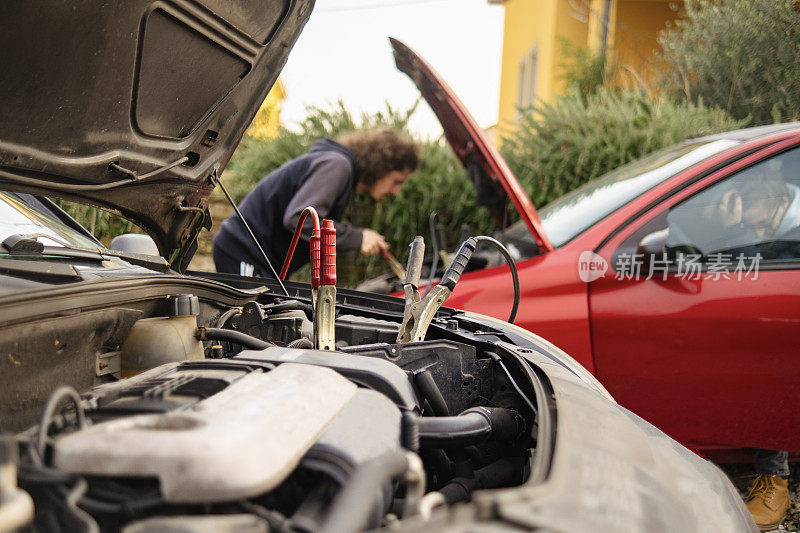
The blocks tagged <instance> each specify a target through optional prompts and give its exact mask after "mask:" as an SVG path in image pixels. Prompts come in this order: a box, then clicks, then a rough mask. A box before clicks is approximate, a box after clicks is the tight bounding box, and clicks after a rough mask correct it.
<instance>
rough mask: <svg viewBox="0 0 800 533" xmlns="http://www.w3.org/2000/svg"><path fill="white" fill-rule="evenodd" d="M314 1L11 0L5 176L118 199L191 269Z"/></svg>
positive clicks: (108, 204)
mask: <svg viewBox="0 0 800 533" xmlns="http://www.w3.org/2000/svg"><path fill="white" fill-rule="evenodd" d="M313 5H314V0H237V1H230V0H164V1H153V0H124V1H122V0H119V1H95V0H80V1H74V2H47V3H46V5H42V3H40V2H22V1H14V2H4V3H3V5H2V7H0V17H2V18H3V20H4V21H5V25H4V32H3V34H2V36H0V43H2V48H3V50H4V53H3V54H2V55H0V68H2V72H3V76H2V79H0V96H2V97H1V98H0V123H2V124H3V130H2V132H0V183H2V187H3V188H5V189H13V190H18V191H25V192H32V193H36V194H44V195H48V196H58V197H62V198H66V199H70V200H75V201H81V202H85V203H90V204H94V205H97V206H100V207H104V208H106V209H111V210H115V211H117V212H119V213H120V214H121V215H122V216H124V217H126V218H128V219H130V220H132V221H134V222H135V223H137V224H138V225H140V226H141V227H142V228H144V229H145V230H147V231H148V232H149V233H150V235H151V236H152V237H153V238H154V240H155V241H156V243H157V245H158V248H159V251H160V252H161V254H162V255H163V256H164V257H166V258H167V259H168V260H169V261H170V262H171V264H172V265H173V267H174V268H177V269H181V270H182V268H183V267H184V266H185V265H186V264H187V263H188V261H189V260H190V259H191V256H192V254H193V253H194V250H195V249H196V243H195V237H196V235H197V233H198V232H199V231H200V229H201V228H202V227H204V226H205V227H210V222H211V219H210V217H209V215H208V208H207V198H208V196H209V195H210V193H211V191H212V190H213V188H214V185H215V181H216V178H217V176H218V174H219V173H220V172H221V171H222V169H223V168H224V167H225V165H226V163H227V162H228V160H229V159H230V157H231V155H232V153H233V151H234V149H235V148H236V146H237V144H238V143H239V141H240V139H241V137H242V134H243V133H244V130H245V129H246V128H247V126H248V124H250V122H251V120H252V118H253V116H254V115H255V113H256V112H257V111H258V108H259V107H260V105H261V103H262V102H263V100H264V98H265V97H266V95H267V93H268V91H269V89H270V88H271V87H272V85H273V83H274V82H275V80H276V79H277V76H278V73H279V72H280V70H281V68H282V67H283V65H284V63H285V61H286V57H287V55H288V54H289V51H290V49H291V48H292V46H293V44H294V42H295V40H296V39H297V37H298V35H299V33H300V31H301V30H302V28H303V26H304V25H305V23H306V21H307V20H308V17H309V15H310V13H311V10H312V8H313Z"/></svg>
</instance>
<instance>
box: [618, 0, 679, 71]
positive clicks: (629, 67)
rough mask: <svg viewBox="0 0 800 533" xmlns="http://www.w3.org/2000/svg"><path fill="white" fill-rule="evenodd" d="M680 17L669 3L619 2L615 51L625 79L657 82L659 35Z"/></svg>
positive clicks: (660, 0)
mask: <svg viewBox="0 0 800 533" xmlns="http://www.w3.org/2000/svg"><path fill="white" fill-rule="evenodd" d="M677 17H678V12H676V11H675V10H674V9H672V7H670V2H669V0H618V2H617V6H616V13H615V18H616V24H615V27H614V43H613V44H614V47H613V50H614V54H615V58H616V60H617V61H618V62H619V64H620V66H621V67H622V72H621V74H622V76H623V78H627V79H628V80H630V79H631V78H634V80H632V81H633V82H634V83H636V81H637V80H638V81H652V80H653V76H654V74H655V72H654V69H655V67H656V57H655V55H654V53H655V52H656V51H657V50H659V48H660V47H659V44H658V33H659V32H660V31H661V30H663V29H664V28H666V27H667V25H668V24H671V23H672V22H673V21H675V20H676V19H677Z"/></svg>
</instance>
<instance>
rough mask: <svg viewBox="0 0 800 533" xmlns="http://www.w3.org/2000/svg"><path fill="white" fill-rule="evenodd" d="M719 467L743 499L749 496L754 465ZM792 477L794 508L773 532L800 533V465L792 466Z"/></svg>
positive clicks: (790, 486)
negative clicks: (794, 532) (799, 532)
mask: <svg viewBox="0 0 800 533" xmlns="http://www.w3.org/2000/svg"><path fill="white" fill-rule="evenodd" d="M719 467H720V468H721V469H722V470H723V471H724V472H725V473H726V474H728V477H729V478H730V479H731V481H732V482H733V484H734V486H735V487H736V488H737V489H739V492H740V493H741V494H742V498H745V497H746V496H747V493H748V492H749V491H750V487H751V486H752V485H753V479H754V478H755V474H753V465H752V464H723V465H719ZM789 467H790V470H791V475H790V476H789V493H790V495H791V497H792V506H791V508H790V509H789V512H788V513H787V515H786V519H785V520H784V521H783V524H782V525H781V526H780V527H778V529H773V530H771V531H800V463H798V464H790V465H789Z"/></svg>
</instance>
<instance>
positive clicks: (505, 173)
mask: <svg viewBox="0 0 800 533" xmlns="http://www.w3.org/2000/svg"><path fill="white" fill-rule="evenodd" d="M390 41H391V44H392V48H393V49H394V57H395V62H396V63H397V68H398V69H399V70H400V71H402V72H404V73H405V74H407V75H408V77H409V78H411V81H413V82H414V84H415V85H416V86H417V89H419V91H420V94H422V97H423V98H425V101H426V102H428V105H430V107H431V109H432V110H433V112H434V114H436V116H437V118H438V119H439V122H440V123H441V124H442V128H443V129H444V135H445V137H446V138H447V142H448V143H450V146H451V147H452V148H453V151H454V152H455V154H456V156H457V157H458V158H459V159H460V160H461V162H462V164H463V165H464V167H465V168H466V169H467V173H468V175H470V178H471V179H472V180H473V181H474V182H476V186H477V187H478V189H479V190H478V198H479V202H480V201H486V200H487V199H488V198H489V197H491V198H494V197H496V193H497V192H498V187H497V185H498V184H499V185H500V186H501V187H502V190H503V191H504V196H506V197H507V198H508V199H510V200H511V202H512V203H513V204H514V206H515V207H516V209H517V212H518V213H519V215H520V217H522V219H523V220H524V221H525V224H526V225H527V226H528V229H530V231H531V234H532V235H533V236H534V239H536V242H537V243H538V245H539V247H540V249H542V250H547V251H550V250H552V249H553V245H552V244H551V243H550V240H549V239H548V238H547V235H546V234H545V232H544V229H543V228H542V223H541V220H540V219H539V214H538V213H537V212H536V208H535V207H534V205H533V202H531V199H530V198H529V197H528V195H527V194H526V193H525V191H524V190H523V189H522V186H521V185H520V184H519V182H518V181H517V178H516V177H514V174H513V173H512V172H511V169H510V168H508V165H507V164H506V162H505V161H504V160H503V158H502V157H501V156H500V154H499V153H498V151H497V148H495V147H494V145H493V144H492V143H491V141H489V139H488V138H487V137H486V134H485V133H484V132H483V130H482V129H481V128H480V127H479V126H478V125H477V123H476V122H475V119H474V118H472V115H471V114H470V113H469V111H467V109H466V108H465V107H464V104H462V103H461V101H460V100H459V99H458V97H457V96H456V94H455V93H454V92H453V90H452V89H451V88H450V87H449V86H448V85H447V84H446V83H445V82H444V80H442V78H441V77H440V76H439V75H438V74H437V73H436V71H435V70H433V68H432V67H431V66H430V65H428V63H427V62H426V61H425V60H424V59H422V58H421V57H420V56H419V55H417V53H416V52H414V51H413V50H412V49H411V48H409V47H408V46H406V45H405V44H403V43H402V42H400V41H398V40H397V39H390ZM487 177H488V179H489V180H491V182H493V184H494V187H493V191H492V192H494V193H495V194H491V193H488V191H486V190H484V187H487V186H488V184H486V183H484V182H485V181H486V178H487ZM485 193H488V194H485ZM487 205H488V206H489V208H490V210H491V211H492V212H493V214H494V216H495V218H496V219H498V223H499V224H501V225H502V224H503V220H504V218H505V216H506V213H505V210H506V202H505V198H502V199H501V200H500V201H499V202H496V201H489V202H487Z"/></svg>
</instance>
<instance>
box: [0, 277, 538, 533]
mask: <svg viewBox="0 0 800 533" xmlns="http://www.w3.org/2000/svg"><path fill="white" fill-rule="evenodd" d="M206 283H210V282H206ZM298 287H301V286H298ZM199 292H202V291H199ZM357 294H358V293H351V294H348V293H347V291H344V293H340V294H339V301H340V302H341V303H340V305H339V306H338V307H337V309H336V313H335V322H334V323H335V348H334V349H333V350H328V351H323V350H318V349H313V348H314V343H313V341H312V338H313V335H312V333H313V329H314V326H313V318H314V317H313V306H312V301H313V300H312V298H311V297H310V295H309V294H308V290H307V289H305V290H300V289H295V290H294V292H293V294H292V296H291V297H278V296H277V295H274V294H270V293H269V292H267V293H263V294H260V295H259V296H258V297H256V298H253V297H252V296H251V297H249V298H248V299H249V301H246V302H244V303H243V304H242V305H238V306H231V305H221V304H220V302H219V301H214V300H213V299H209V298H207V297H204V298H198V296H197V295H195V294H178V295H175V294H169V295H166V294H165V295H162V296H161V297H157V298H148V299H143V300H140V301H139V302H138V303H135V304H134V303H130V302H129V303H127V304H125V305H119V304H118V305H109V306H107V307H106V308H105V309H104V310H102V311H98V310H95V311H94V312H93V313H90V314H92V315H95V316H94V317H93V319H92V320H95V321H96V320H98V317H97V316H96V315H97V313H100V314H101V315H103V317H104V318H103V320H101V322H102V327H99V326H95V327H94V329H93V328H92V327H90V326H87V323H88V322H87V321H89V319H88V318H87V319H84V320H83V321H78V322H76V323H80V324H81V326H80V327H77V330H80V329H81V327H84V328H86V327H88V329H84V330H83V333H82V335H83V337H82V338H83V343H80V342H77V343H70V344H69V347H68V350H69V351H70V352H69V354H68V356H69V357H71V358H73V359H74V363H73V366H74V365H75V364H78V365H79V366H80V365H82V366H83V367H88V368H89V369H91V370H92V372H91V376H90V379H91V386H88V387H87V386H86V384H87V383H88V382H87V378H86V376H84V375H80V376H78V377H74V376H72V375H70V373H69V372H63V373H62V375H61V379H59V377H58V376H53V375H49V376H48V377H47V378H46V379H45V380H44V381H41V378H40V381H39V389H37V392H36V393H35V394H34V395H33V396H31V393H30V391H29V390H28V389H26V388H25V385H24V384H16V385H11V389H8V390H7V393H6V394H7V395H6V398H5V399H4V400H5V401H3V403H2V405H3V408H2V409H3V411H4V412H3V413H2V420H3V421H4V422H3V425H4V426H5V427H3V428H2V430H3V431H5V432H8V431H9V430H13V431H14V432H15V433H16V436H15V437H13V439H11V441H10V442H13V444H9V442H8V441H6V442H4V446H5V447H6V448H8V447H10V446H13V447H16V448H18V449H19V456H20V459H19V467H18V473H17V475H18V484H19V488H21V489H23V490H24V491H25V492H27V494H29V495H30V496H31V497H32V500H33V504H34V508H35V518H34V520H33V522H32V524H31V526H30V528H31V530H33V531H125V532H127V533H134V532H136V533H141V532H150V531H163V530H170V531H187V532H189V531H265V532H266V531H358V530H364V529H375V528H380V527H386V526H391V525H393V524H395V525H396V524H397V523H408V521H413V520H425V517H426V516H429V515H430V513H431V512H432V510H433V509H434V508H436V507H438V506H441V505H452V504H455V503H457V502H462V501H468V500H470V499H471V497H472V494H473V492H474V491H475V490H479V489H487V488H496V487H508V486H515V485H519V484H521V483H523V482H524V481H525V480H526V479H527V478H528V476H529V475H530V472H531V461H532V457H533V455H534V454H535V449H536V436H537V431H536V429H537V406H536V402H535V401H532V399H533V398H537V395H536V393H535V390H534V385H533V379H532V373H531V369H530V366H529V365H527V364H526V363H525V362H524V361H523V360H522V358H521V357H520V356H519V354H518V353H517V352H516V351H515V350H514V349H513V348H514V346H513V344H512V343H511V342H509V341H508V339H505V338H504V337H503V334H502V333H500V332H496V331H495V332H492V331H491V328H488V329H487V328H485V327H483V328H482V327H481V326H480V325H479V324H478V323H477V322H476V321H474V319H470V318H469V317H468V316H466V315H461V314H457V313H456V312H454V311H452V310H449V309H446V308H442V309H440V310H439V312H438V313H437V314H436V316H435V317H434V318H433V320H432V323H431V327H430V329H429V331H428V334H427V336H426V338H425V340H423V341H421V342H402V343H398V340H397V337H398V330H399V327H400V312H399V311H402V304H401V303H400V302H399V301H397V300H390V299H388V298H385V297H367V296H356V295H357ZM359 298H361V299H366V298H378V300H376V301H370V303H371V306H368V305H366V302H365V301H360V300H359ZM380 298H383V300H380ZM398 306H399V307H398ZM111 315H113V316H115V317H116V318H113V319H110V318H108V317H109V316H111ZM132 317H133V318H132ZM54 320H64V318H63V317H62V318H60V319H54ZM68 320H70V319H69V318H68ZM71 320H72V321H73V322H75V321H76V319H75V317H71ZM41 327H50V326H48V325H47V321H43V322H42V326H41ZM51 329H52V328H51ZM77 330H75V328H73V331H72V333H73V334H76V333H80V332H79V331H77ZM111 330H114V331H115V333H114V334H113V335H111V336H110V337H109V336H108V334H106V336H105V337H103V336H102V335H100V334H99V333H98V332H99V331H104V332H108V331H111ZM20 331H22V330H20ZM53 331H58V328H55V329H53ZM7 333H9V334H13V332H12V331H11V330H7ZM66 334H67V332H64V335H66ZM20 335H21V336H16V340H15V342H17V346H18V351H17V352H15V358H16V359H17V360H24V359H25V357H26V354H25V353H21V352H20V351H19V347H20V346H25V345H26V344H25V339H24V337H25V335H26V334H24V333H22V334H20ZM73 338H75V339H78V338H80V337H79V336H75V335H73ZM11 341H12V339H11V337H7V336H6V337H3V339H2V342H0V343H1V344H3V345H4V346H6V347H7V346H8V343H9V342H11ZM20 341H22V344H21V345H20ZM56 344H57V343H56ZM39 348H40V350H44V351H47V350H50V347H41V346H40V347H39ZM56 348H57V347H56ZM62 349H63V346H62ZM37 356H42V353H38V352H37ZM62 356H63V351H62ZM31 357H34V356H31ZM89 360H91V365H89V364H88V363H87V361H89ZM71 368H72V367H71ZM59 381H60V383H59ZM56 385H66V386H56ZM15 387H16V388H17V389H18V390H16V391H15V390H12V389H14V388H15ZM25 394H27V395H28V397H27V398H26V399H25V401H19V398H21V396H22V395H25ZM13 398H17V399H18V400H17V401H14V400H13ZM9 399H11V401H8V400H9ZM45 400H46V401H45ZM34 407H37V408H38V409H37V408H34ZM37 419H38V420H39V423H38V425H37V424H36V423H35V420H37ZM15 453H16V450H15ZM0 455H2V454H0ZM12 455H13V454H12ZM2 502H3V500H2V498H0V513H1V512H2V508H3V504H2Z"/></svg>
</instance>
